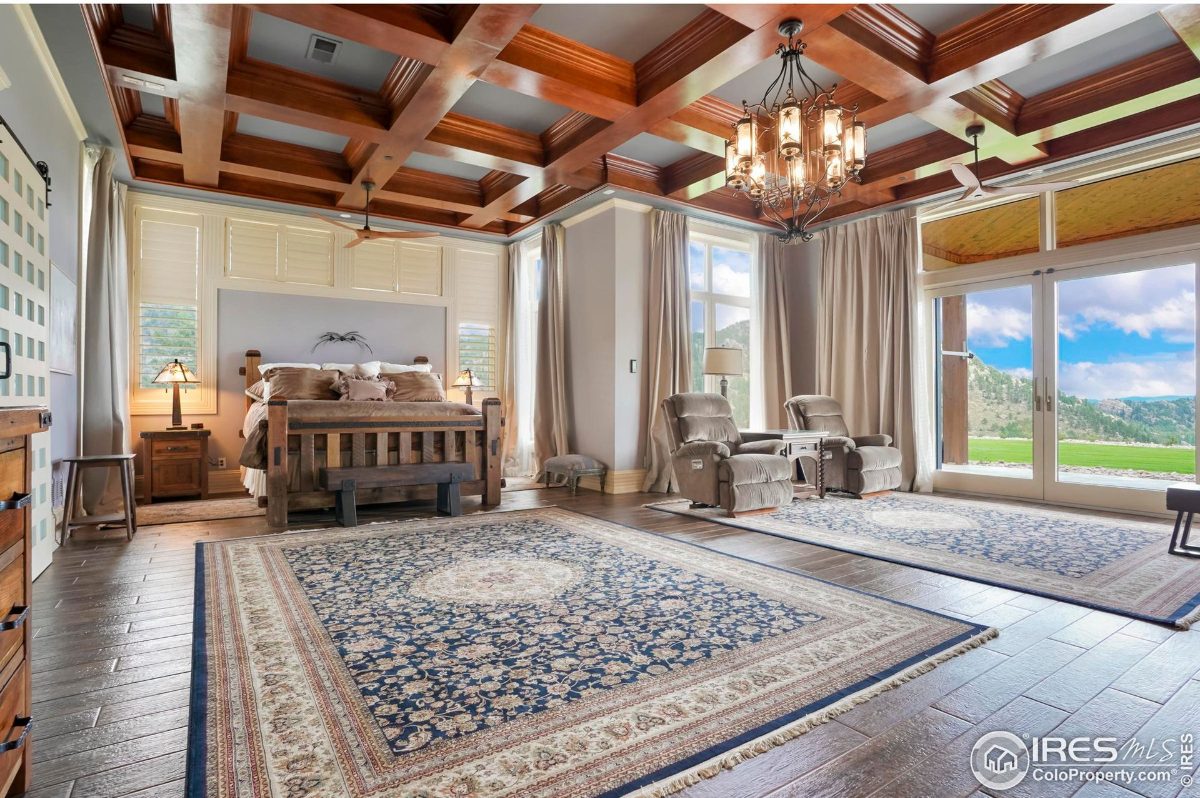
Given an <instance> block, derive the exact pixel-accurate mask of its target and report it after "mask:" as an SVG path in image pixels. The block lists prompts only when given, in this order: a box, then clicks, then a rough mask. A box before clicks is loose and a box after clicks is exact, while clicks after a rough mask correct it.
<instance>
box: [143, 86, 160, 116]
mask: <svg viewBox="0 0 1200 798" xmlns="http://www.w3.org/2000/svg"><path fill="white" fill-rule="evenodd" d="M138 95H139V96H140V97H141V98H142V113H143V114H149V115H150V116H166V115H167V112H166V111H165V110H164V109H163V98H162V97H160V96H158V95H157V94H150V93H149V92H145V91H139V92H138Z"/></svg>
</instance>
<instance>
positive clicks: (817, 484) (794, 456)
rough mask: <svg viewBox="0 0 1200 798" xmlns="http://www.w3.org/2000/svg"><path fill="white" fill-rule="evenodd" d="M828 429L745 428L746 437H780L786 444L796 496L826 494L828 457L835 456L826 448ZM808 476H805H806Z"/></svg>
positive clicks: (746, 439)
mask: <svg viewBox="0 0 1200 798" xmlns="http://www.w3.org/2000/svg"><path fill="white" fill-rule="evenodd" d="M824 438H825V433H824V432H820V431H816V432H814V431H811V430H798V429H763V430H742V440H743V441H747V442H749V441H765V440H781V441H783V442H784V443H785V444H787V448H786V449H784V451H783V454H784V456H785V457H787V459H788V460H790V461H792V468H793V470H794V471H793V474H792V482H793V483H794V484H795V495H796V497H797V498H807V497H810V496H816V497H817V498H818V499H823V498H825V461H826V460H829V459H831V458H832V456H833V455H832V453H831V452H826V451H825V450H824V449H823V448H822V446H821V441H822V440H823V439H824ZM802 460H811V461H812V465H813V467H812V470H811V471H806V470H805V469H804V466H803V464H802V463H801V461H802ZM806 476H807V477H808V479H806V478H805V477H806Z"/></svg>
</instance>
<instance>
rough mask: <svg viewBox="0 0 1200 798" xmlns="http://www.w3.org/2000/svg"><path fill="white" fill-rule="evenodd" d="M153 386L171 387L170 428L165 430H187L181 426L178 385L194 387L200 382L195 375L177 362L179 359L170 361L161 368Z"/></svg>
mask: <svg viewBox="0 0 1200 798" xmlns="http://www.w3.org/2000/svg"><path fill="white" fill-rule="evenodd" d="M154 382H155V384H160V385H170V386H172V391H173V394H174V395H173V396H172V397H171V426H169V427H167V429H187V427H185V426H183V413H182V412H181V411H180V408H179V386H180V385H195V384H197V383H199V382H200V380H198V379H197V378H196V375H195V373H194V372H193V371H192V370H191V369H190V368H188V367H187V366H185V365H183V364H182V363H180V362H179V358H176V359H175V360H172V361H171V362H170V363H168V364H167V365H165V366H163V367H162V371H160V372H158V376H157V377H155V378H154Z"/></svg>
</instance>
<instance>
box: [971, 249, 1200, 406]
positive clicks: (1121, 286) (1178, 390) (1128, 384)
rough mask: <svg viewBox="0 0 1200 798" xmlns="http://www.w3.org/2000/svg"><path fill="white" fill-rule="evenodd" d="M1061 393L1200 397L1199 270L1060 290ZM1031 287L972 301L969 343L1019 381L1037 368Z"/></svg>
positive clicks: (1077, 283)
mask: <svg viewBox="0 0 1200 798" xmlns="http://www.w3.org/2000/svg"><path fill="white" fill-rule="evenodd" d="M1058 290H1059V293H1058V325H1057V326H1058V330H1057V331H1056V334H1057V335H1058V348H1059V375H1058V380H1059V389H1060V390H1063V391H1065V392H1067V393H1069V394H1073V395H1075V396H1083V397H1086V398H1089V399H1102V398H1111V397H1122V396H1179V395H1192V394H1194V393H1195V383H1196V376H1195V373H1196V372H1195V354H1194V353H1195V336H1196V334H1195V328H1196V319H1195V306H1196V280H1195V267H1194V266H1193V265H1191V264H1186V265H1182V266H1173V267H1169V268H1162V269H1153V270H1146V271H1140V272H1130V273H1126V274H1117V275H1108V276H1102V277H1086V278H1082V279H1077V280H1064V281H1061V282H1060V283H1059V286H1058ZM1032 298H1033V293H1032V288H1031V287H1029V286H1013V287H1010V288H1000V289H994V290H991V291H977V292H973V293H970V294H968V295H967V328H968V338H967V343H968V347H969V348H970V350H971V351H973V352H975V353H976V354H977V355H978V356H979V357H980V358H981V359H982V360H983V361H984V362H986V363H988V364H989V365H992V366H995V367H996V368H1000V369H1004V370H1005V371H1010V372H1012V373H1015V374H1021V375H1028V374H1029V373H1030V372H1031V370H1032V367H1033V342H1032V340H1031V338H1030V330H1031V328H1032Z"/></svg>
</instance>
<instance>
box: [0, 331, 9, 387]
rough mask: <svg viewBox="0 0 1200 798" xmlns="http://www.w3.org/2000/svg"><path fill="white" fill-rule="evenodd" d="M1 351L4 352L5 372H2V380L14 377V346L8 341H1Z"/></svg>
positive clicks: (0, 377)
mask: <svg viewBox="0 0 1200 798" xmlns="http://www.w3.org/2000/svg"><path fill="white" fill-rule="evenodd" d="M0 349H3V350H4V371H3V372H0V380H7V379H8V378H9V377H11V376H12V345H11V344H9V343H8V341H0Z"/></svg>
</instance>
